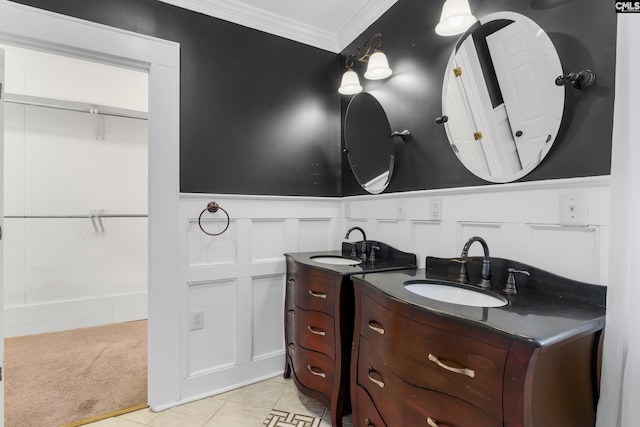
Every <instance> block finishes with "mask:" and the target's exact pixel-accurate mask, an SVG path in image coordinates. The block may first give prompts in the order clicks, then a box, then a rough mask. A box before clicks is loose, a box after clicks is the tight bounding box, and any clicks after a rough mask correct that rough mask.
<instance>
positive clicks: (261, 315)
mask: <svg viewBox="0 0 640 427" xmlns="http://www.w3.org/2000/svg"><path fill="white" fill-rule="evenodd" d="M252 291H253V292H252V297H253V299H252V303H253V306H252V313H253V322H252V330H251V336H252V338H253V342H252V346H251V347H252V351H251V360H252V361H253V360H258V359H264V358H267V357H272V356H278V355H280V353H281V352H282V349H283V343H284V329H283V326H282V325H283V323H282V322H283V313H284V296H285V276H284V275H283V274H278V275H273V276H264V277H254V278H253V286H252Z"/></svg>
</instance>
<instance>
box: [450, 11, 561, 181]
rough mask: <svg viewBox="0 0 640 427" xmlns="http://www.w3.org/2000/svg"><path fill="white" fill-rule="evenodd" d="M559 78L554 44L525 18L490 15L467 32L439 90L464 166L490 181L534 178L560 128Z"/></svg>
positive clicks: (453, 147) (456, 48) (512, 14)
mask: <svg viewBox="0 0 640 427" xmlns="http://www.w3.org/2000/svg"><path fill="white" fill-rule="evenodd" d="M561 74H562V66H561V64H560V59H559V57H558V54H557V52H556V50H555V48H554V46H553V43H552V42H551V39H550V38H549V36H548V35H547V34H546V33H545V32H544V31H543V30H542V29H541V28H540V27H539V26H538V25H537V24H536V23H535V22H533V21H532V20H531V19H529V18H527V17H526V16H523V15H520V14H517V13H515V12H497V13H494V14H490V15H487V16H486V17H484V18H481V19H480V20H479V21H478V22H477V23H476V24H475V25H474V26H472V27H471V28H470V29H469V30H468V31H467V32H466V33H465V34H463V35H462V36H461V38H460V40H458V42H457V44H456V47H455V49H454V50H453V52H452V54H451V57H450V59H449V63H448V64H447V69H446V72H445V76H444V80H443V87H442V111H443V114H444V115H445V116H446V117H447V120H446V121H443V122H444V123H443V124H444V127H445V130H446V133H447V137H448V138H449V142H450V144H451V147H452V149H453V150H454V152H455V153H456V155H457V156H458V158H459V159H460V161H461V162H462V164H463V165H464V166H465V167H467V169H469V170H470V171H471V172H473V173H474V174H475V175H477V176H479V177H480V178H482V179H485V180H487V181H490V182H511V181H515V180H517V179H519V178H522V177H523V176H525V175H526V174H528V173H529V172H531V171H532V170H533V169H534V168H535V167H536V166H537V165H538V164H539V163H540V162H541V161H542V159H543V158H544V157H545V156H546V155H547V153H548V152H549V150H550V149H551V147H552V145H553V143H554V141H555V139H556V136H557V134H558V130H559V128H560V123H561V121H562V114H563V110H564V87H560V86H557V85H556V84H555V80H556V78H557V77H558V76H559V75H561Z"/></svg>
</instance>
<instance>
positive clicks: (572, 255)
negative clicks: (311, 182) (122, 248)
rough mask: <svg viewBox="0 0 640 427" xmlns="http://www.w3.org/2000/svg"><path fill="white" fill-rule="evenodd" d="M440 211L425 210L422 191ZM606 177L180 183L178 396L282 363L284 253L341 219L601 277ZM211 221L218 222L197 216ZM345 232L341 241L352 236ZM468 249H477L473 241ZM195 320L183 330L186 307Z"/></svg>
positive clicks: (238, 382) (438, 246) (330, 233)
mask: <svg viewBox="0 0 640 427" xmlns="http://www.w3.org/2000/svg"><path fill="white" fill-rule="evenodd" d="M576 189H578V190H579V191H581V192H582V193H583V194H584V197H585V199H584V200H585V205H586V208H587V209H588V222H589V226H587V227H564V226H560V225H559V194H560V192H562V191H567V190H576ZM433 197H437V198H439V199H441V203H442V218H441V219H440V220H437V221H436V220H431V219H430V218H429V205H430V199H431V198H433ZM608 200H609V178H608V177H593V178H580V179H567V180H554V181H543V182H533V183H513V184H501V185H487V186H482V187H471V188H454V189H444V190H429V191H418V192H410V193H392V194H381V195H366V196H353V197H345V198H342V199H334V198H306V197H268V196H234V195H203V194H183V195H181V198H180V206H179V211H180V224H181V225H180V234H181V242H180V245H181V250H180V253H181V257H182V259H181V263H182V268H181V283H180V284H179V286H182V287H183V288H184V300H183V301H181V302H179V304H180V307H181V308H180V312H181V316H180V331H181V332H180V335H181V342H182V345H181V348H180V349H179V351H180V358H181V369H180V371H181V384H180V389H181V396H182V401H183V402H186V401H190V400H194V399H198V398H201V397H204V396H208V395H213V394H217V393H221V392H224V391H227V390H230V389H233V388H237V387H240V386H242V385H246V384H250V383H253V382H256V381H259V380H261V379H265V378H269V377H273V376H276V375H281V374H282V369H283V367H284V340H283V332H282V330H283V325H282V322H283V303H284V289H285V279H286V277H285V272H286V267H285V261H284V256H283V254H284V253H286V252H305V251H325V250H333V249H339V248H340V244H341V242H342V241H343V240H344V235H345V232H346V230H347V229H349V228H350V227H354V226H359V227H361V228H363V229H364V230H365V232H366V234H367V238H368V239H370V240H379V241H383V242H385V243H387V244H390V245H392V246H394V247H396V248H397V249H399V250H402V251H405V252H412V253H415V254H416V255H417V257H418V266H419V267H424V262H425V257H426V256H428V255H431V256H438V257H456V256H459V255H460V251H461V250H462V246H463V245H464V243H465V242H466V241H467V240H468V239H469V238H470V237H472V236H476V235H477V236H480V237H483V238H484V239H485V240H487V242H488V244H489V248H490V252H491V256H494V257H501V258H509V259H513V260H516V261H520V262H523V263H527V264H531V265H534V266H537V267H540V268H544V269H547V270H549V271H551V272H553V273H556V274H559V275H562V276H565V277H569V278H572V279H576V280H583V281H588V282H593V283H600V284H606V277H607V276H606V274H607V269H608V257H607V252H608V235H609V234H608V233H609V231H608V230H609V211H608V208H607V207H606V206H604V205H607V206H608ZM209 201H216V202H217V203H219V204H220V206H222V207H223V208H225V209H227V211H228V212H229V215H230V217H231V224H230V226H229V229H228V230H227V231H226V232H225V233H224V234H223V235H221V236H207V235H205V234H204V233H202V231H201V230H200V229H199V227H198V225H197V218H198V215H199V213H200V212H201V211H202V209H204V207H206V205H207V203H208V202H209ZM207 225H208V226H211V227H213V228H216V227H219V225H220V224H218V223H208V224H207ZM361 238H362V236H361V235H360V233H358V232H354V233H353V234H352V235H351V236H350V238H349V240H350V241H356V240H361ZM470 254H471V255H482V248H481V245H479V244H477V243H476V244H474V245H473V246H472V248H471V251H470ZM198 307H199V308H200V309H203V310H204V312H205V327H204V329H201V330H195V331H190V330H189V327H188V326H189V325H188V313H189V311H190V310H192V309H196V308H198Z"/></svg>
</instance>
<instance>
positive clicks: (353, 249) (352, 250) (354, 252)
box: [350, 243, 358, 258]
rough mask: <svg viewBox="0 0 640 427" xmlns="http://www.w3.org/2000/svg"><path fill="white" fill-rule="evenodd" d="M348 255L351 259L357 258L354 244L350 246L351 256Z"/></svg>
mask: <svg viewBox="0 0 640 427" xmlns="http://www.w3.org/2000/svg"><path fill="white" fill-rule="evenodd" d="M350 255H351V256H352V257H354V258H355V257H357V256H358V253H357V252H356V244H355V243H352V244H351V254H350Z"/></svg>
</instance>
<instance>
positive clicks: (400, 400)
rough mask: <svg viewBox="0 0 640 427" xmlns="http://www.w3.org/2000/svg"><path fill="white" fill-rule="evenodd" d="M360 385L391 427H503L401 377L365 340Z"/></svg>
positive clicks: (457, 401)
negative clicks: (394, 372) (435, 426)
mask: <svg viewBox="0 0 640 427" xmlns="http://www.w3.org/2000/svg"><path fill="white" fill-rule="evenodd" d="M414 372H417V370H416V371H414ZM357 383H358V384H359V385H360V386H362V388H363V389H364V390H366V392H367V393H368V394H369V395H370V396H371V399H372V400H373V402H374V404H375V407H376V408H377V409H378V412H379V414H380V415H381V416H382V419H383V420H384V421H385V422H386V424H387V425H389V426H412V427H413V426H416V427H419V426H424V427H429V426H434V425H438V426H446V427H470V426H473V427H497V426H502V418H501V417H495V416H492V415H491V414H489V413H487V412H485V411H483V410H482V409H480V408H478V407H477V406H475V405H472V404H470V403H467V402H465V401H463V400H460V399H458V398H455V397H452V396H448V395H447V394H445V393H439V392H436V391H433V390H429V389H425V388H421V387H417V386H415V385H413V381H411V384H410V383H409V382H407V381H403V380H402V379H400V378H398V377H397V376H396V375H394V374H393V372H392V370H391V367H390V366H388V364H387V365H386V364H385V363H383V362H382V359H381V358H379V357H378V356H377V355H376V353H375V352H374V350H373V344H371V343H369V342H368V341H367V340H366V339H365V338H361V339H360V352H359V356H358V372H357ZM358 409H359V408H358ZM357 416H358V420H357V425H358V426H361V425H363V424H362V423H363V419H362V415H360V412H358V415H357ZM364 425H366V424H364Z"/></svg>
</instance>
